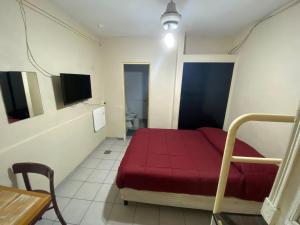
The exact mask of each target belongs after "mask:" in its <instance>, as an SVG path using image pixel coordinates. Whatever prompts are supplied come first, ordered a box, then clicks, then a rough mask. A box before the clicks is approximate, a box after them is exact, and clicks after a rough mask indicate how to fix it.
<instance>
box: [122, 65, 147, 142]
mask: <svg viewBox="0 0 300 225" xmlns="http://www.w3.org/2000/svg"><path fill="white" fill-rule="evenodd" d="M125 65H148V66H149V71H148V112H147V127H149V125H150V87H151V86H150V74H151V63H150V62H123V63H122V71H123V75H122V79H123V81H122V82H123V106H124V107H123V109H124V111H123V121H124V123H123V124H124V125H123V134H124V135H123V139H124V140H126V134H127V132H126V89H125V69H124V67H125Z"/></svg>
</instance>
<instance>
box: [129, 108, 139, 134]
mask: <svg viewBox="0 0 300 225" xmlns="http://www.w3.org/2000/svg"><path fill="white" fill-rule="evenodd" d="M138 127H139V119H138V118H137V114H136V113H133V112H127V113H126V128H127V129H133V130H136V129H138Z"/></svg>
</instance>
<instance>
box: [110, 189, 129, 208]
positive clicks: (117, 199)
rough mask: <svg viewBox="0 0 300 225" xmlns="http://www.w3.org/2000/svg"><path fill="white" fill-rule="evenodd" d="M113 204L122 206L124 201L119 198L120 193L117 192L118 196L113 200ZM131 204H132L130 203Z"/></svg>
mask: <svg viewBox="0 0 300 225" xmlns="http://www.w3.org/2000/svg"><path fill="white" fill-rule="evenodd" d="M114 203H115V204H121V205H122V204H124V200H123V199H122V198H121V193H120V191H119V192H118V195H117V197H116V198H115V201H114ZM131 204H132V203H131Z"/></svg>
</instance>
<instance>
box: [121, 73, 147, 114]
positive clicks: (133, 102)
mask: <svg viewBox="0 0 300 225" xmlns="http://www.w3.org/2000/svg"><path fill="white" fill-rule="evenodd" d="M125 97H126V104H127V112H130V113H136V114H137V117H138V118H139V119H147V114H148V73H146V72H134V71H125Z"/></svg>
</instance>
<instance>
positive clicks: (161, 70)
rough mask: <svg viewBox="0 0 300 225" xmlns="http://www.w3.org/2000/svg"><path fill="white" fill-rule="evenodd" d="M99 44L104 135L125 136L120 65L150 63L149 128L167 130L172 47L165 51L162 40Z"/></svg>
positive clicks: (172, 76) (173, 60)
mask: <svg viewBox="0 0 300 225" xmlns="http://www.w3.org/2000/svg"><path fill="white" fill-rule="evenodd" d="M102 42H103V47H102V51H103V55H104V56H105V57H104V58H103V63H104V65H105V67H103V69H104V70H103V74H105V100H106V102H107V105H106V106H107V120H108V123H107V135H108V136H111V137H123V136H124V134H125V116H124V113H125V101H124V100H125V99H124V71H123V63H145V64H148V63H149V64H150V73H149V85H150V88H149V115H148V119H149V127H160V128H171V122H172V121H171V120H172V106H173V92H174V80H175V70H176V48H174V49H171V50H170V49H166V47H165V45H164V43H163V41H162V37H161V38H142V37H140V38H126V37H124V38H109V39H104V40H102Z"/></svg>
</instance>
